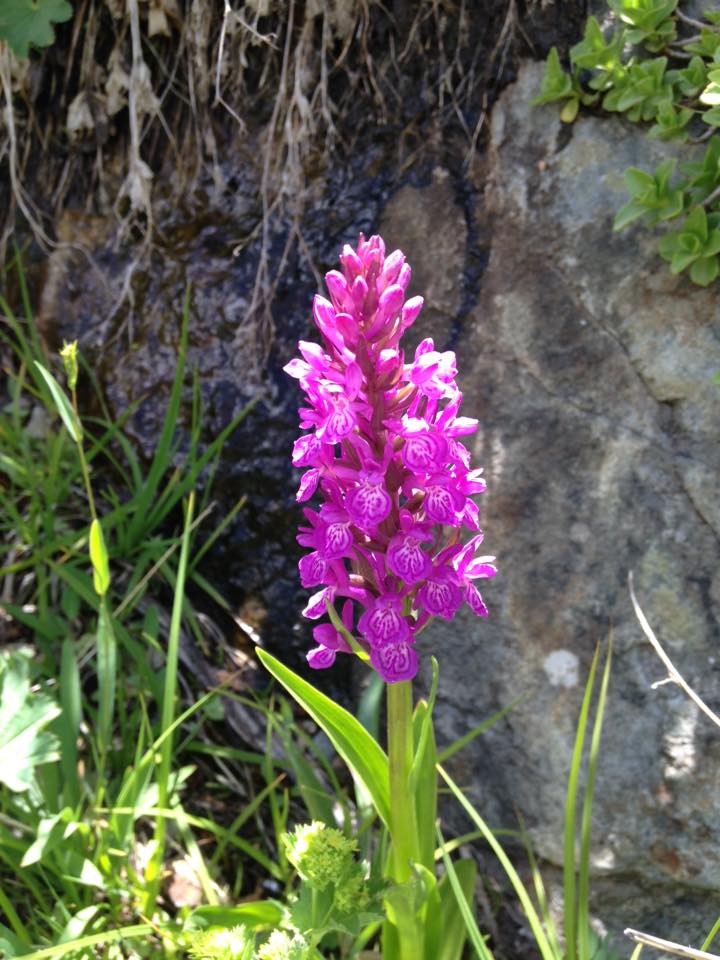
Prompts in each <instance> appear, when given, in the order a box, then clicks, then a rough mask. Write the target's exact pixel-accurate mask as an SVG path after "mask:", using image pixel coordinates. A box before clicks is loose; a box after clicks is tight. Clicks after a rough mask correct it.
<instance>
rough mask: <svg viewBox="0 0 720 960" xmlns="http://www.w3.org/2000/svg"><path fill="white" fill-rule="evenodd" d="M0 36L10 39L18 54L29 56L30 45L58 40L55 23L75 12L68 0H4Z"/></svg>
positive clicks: (38, 45)
mask: <svg viewBox="0 0 720 960" xmlns="http://www.w3.org/2000/svg"><path fill="white" fill-rule="evenodd" d="M2 7H3V9H2V11H0V40H7V42H8V44H9V45H10V48H11V49H12V51H13V53H14V54H15V56H16V57H27V55H28V53H29V48H30V46H35V47H48V46H50V44H51V43H53V42H54V41H55V31H54V30H53V23H64V22H65V21H66V20H69V19H70V17H71V16H72V15H73V9H72V7H71V6H70V4H69V3H67V0H3V5H2Z"/></svg>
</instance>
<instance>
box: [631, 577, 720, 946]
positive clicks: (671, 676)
mask: <svg viewBox="0 0 720 960" xmlns="http://www.w3.org/2000/svg"><path fill="white" fill-rule="evenodd" d="M628 586H629V588H630V599H631V600H632V605H633V607H634V609H635V616H636V617H637V618H638V621H639V623H640V626H641V627H642V630H643V633H644V634H645V636H646V637H647V638H648V640H649V641H650V643H651V644H652V646H653V649H654V650H655V653H656V654H657V655H658V656H659V657H660V659H661V660H662V662H663V663H664V664H665V667H666V669H667V672H668V675H667V677H665V679H664V680H658V681H657V682H656V683H653V685H652V689H653V690H654V689H655V688H656V687H659V686H660V685H662V684H664V683H676V684H677V685H678V686H679V687H680V688H681V689H682V690H684V691H685V693H686V694H687V695H688V697H690V699H691V700H692V702H693V703H694V704H696V706H698V707H699V708H700V709H701V710H702V712H703V713H704V714H705V715H706V716H707V717H709V718H710V719H711V720H712V722H713V723H714V724H716V726H718V727H720V717H718V715H717V714H716V713H713V711H712V710H711V709H710V707H708V705H707V704H706V703H705V702H704V701H703V700H701V699H700V697H699V696H698V695H697V694H696V693H695V691H694V690H693V688H692V687H691V686H690V685H689V684H688V683H686V682H685V680H683V678H682V677H681V676H680V674H679V673H678V671H677V670H676V668H675V666H674V664H673V662H672V660H671V659H670V657H669V656H668V655H667V654H666V653H665V651H664V650H663V648H662V646H661V645H660V641H659V640H658V638H657V637H656V636H655V634H654V633H653V632H652V628H651V627H650V624H649V623H648V622H647V619H646V617H645V614H644V613H643V612H642V610H641V609H640V604H639V603H638V601H637V597H636V596H635V587H634V584H633V574H632V570H631V571H630V573H629V574H628ZM626 932H627V931H626ZM682 956H688V957H690V956H695V957H710V956H711V954H709V953H697V952H695V953H693V954H690V953H687V954H682ZM713 960H720V957H714V958H713Z"/></svg>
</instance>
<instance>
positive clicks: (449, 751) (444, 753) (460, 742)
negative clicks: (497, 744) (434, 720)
mask: <svg viewBox="0 0 720 960" xmlns="http://www.w3.org/2000/svg"><path fill="white" fill-rule="evenodd" d="M523 700H527V694H523V695H522V696H521V697H516V698H515V700H513V701H512V702H511V703H509V704H508V705H507V706H506V707H503V708H502V710H498V711H497V713H494V714H493V715H492V716H491V717H488V718H487V720H483V722H482V723H479V724H478V725H477V726H476V727H473V728H472V730H469V731H468V732H467V733H466V734H465V735H464V736H462V737H460V738H459V739H457V740H456V741H455V742H454V743H451V744H450V746H449V747H445V749H444V750H441V751H440V753H439V754H438V763H445V762H446V761H447V760H449V759H450V757H452V756H454V755H455V754H456V753H457V752H458V750H462V748H463V747H466V746H467V745H468V744H469V743H472V741H473V740H474V739H475V737H479V736H480V735H481V734H483V733H485V731H486V730H489V729H490V727H492V726H493V725H494V724H496V723H497V722H498V720H502V718H503V717H504V716H505V714H506V713H510V711H511V710H514V709H515V707H517V705H518V704H519V703H522V702H523Z"/></svg>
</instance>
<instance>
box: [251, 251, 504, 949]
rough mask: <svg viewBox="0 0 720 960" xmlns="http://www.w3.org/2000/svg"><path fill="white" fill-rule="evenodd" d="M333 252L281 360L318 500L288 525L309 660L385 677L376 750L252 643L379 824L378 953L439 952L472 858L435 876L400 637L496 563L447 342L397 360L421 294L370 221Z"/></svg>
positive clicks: (432, 800)
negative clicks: (412, 293)
mask: <svg viewBox="0 0 720 960" xmlns="http://www.w3.org/2000/svg"><path fill="white" fill-rule="evenodd" d="M340 263H341V269H340V270H331V271H330V272H329V273H328V274H327V275H326V277H325V280H326V284H327V289H328V291H329V295H330V299H326V298H325V297H322V296H316V297H315V299H314V302H313V318H314V321H315V324H316V325H317V328H318V330H319V332H320V336H321V341H322V342H321V343H315V342H310V341H301V342H300V344H299V348H300V353H301V355H302V356H301V358H296V359H294V360H292V361H291V362H290V363H288V364H287V366H286V367H285V370H286V371H287V373H289V374H290V375H291V376H292V377H295V378H296V379H298V380H299V382H300V386H301V387H302V389H303V390H304V392H305V398H306V405H305V406H303V407H301V409H300V426H301V428H302V429H303V430H304V431H306V432H304V433H303V435H302V436H301V437H300V438H299V439H298V440H297V441H296V442H295V445H294V450H293V456H292V460H293V464H294V465H295V466H296V467H299V468H302V469H303V470H304V472H303V475H302V479H301V482H300V487H299V490H298V492H297V499H298V501H300V502H302V503H305V502H306V501H308V500H310V498H311V497H313V496H314V495H316V494H317V495H319V499H320V501H321V503H320V505H319V509H314V508H312V507H309V506H308V507H305V508H304V515H305V518H306V523H305V525H303V526H302V527H301V528H300V534H299V537H298V540H299V542H300V543H301V544H302V545H303V546H305V547H307V548H308V551H309V552H308V553H307V554H306V555H305V556H304V557H303V558H302V560H301V561H300V577H301V581H302V583H303V586H305V587H307V588H319V589H318V590H317V592H316V593H314V595H313V596H312V597H311V598H310V600H309V602H308V604H307V606H306V608H305V610H304V611H303V613H304V615H305V616H306V617H308V618H310V619H311V620H317V621H322V622H319V623H318V624H317V625H316V626H315V628H314V630H313V636H314V639H315V644H316V645H315V647H314V648H313V649H312V650H310V652H309V653H308V661H309V663H310V665H311V666H312V667H314V668H316V669H322V668H326V667H330V666H331V665H332V664H333V663H334V662H335V659H336V657H337V655H338V654H339V653H340V654H343V653H344V654H355V655H357V656H359V657H360V658H361V659H362V660H363V661H365V662H366V663H368V664H369V665H370V666H371V667H372V668H373V669H374V670H375V671H376V672H377V673H378V674H379V675H380V677H382V679H383V680H384V681H386V683H387V696H388V711H387V724H388V755H387V756H386V755H385V753H384V751H382V749H381V748H380V747H379V746H378V745H377V744H376V743H375V742H374V741H373V740H372V738H370V737H369V735H368V734H367V733H366V732H365V731H364V730H363V729H362V727H361V726H360V724H358V723H357V721H355V720H354V718H352V717H350V716H349V715H347V714H346V713H345V712H344V711H342V710H341V708H339V707H338V706H337V705H334V704H332V702H331V701H329V700H327V698H324V697H323V695H322V694H319V693H318V692H317V691H315V690H314V688H313V687H312V686H311V685H309V684H307V683H305V681H302V680H301V679H300V678H298V677H296V676H295V675H294V674H292V673H291V672H290V671H289V670H287V668H285V667H283V666H282V665H281V664H278V662H277V661H275V660H273V658H271V657H270V656H269V655H268V654H266V653H265V652H261V657H262V660H263V662H264V663H266V665H267V666H268V668H269V669H270V670H271V672H272V673H273V674H274V675H275V676H276V677H277V678H278V679H280V680H281V681H282V682H283V683H284V684H285V686H286V687H287V688H288V689H289V690H290V692H291V693H292V694H293V696H295V697H296V699H298V700H299V701H300V702H301V703H302V704H303V705H304V706H305V707H306V708H307V709H308V710H309V711H310V713H311V715H312V716H313V717H314V718H315V719H316V720H317V721H318V722H319V723H320V724H321V725H322V726H323V727H324V729H325V730H326V732H327V733H328V735H329V736H330V738H331V740H332V741H333V743H334V744H335V745H336V747H337V748H338V750H339V751H340V753H341V754H342V755H343V757H344V758H345V759H346V761H347V762H348V764H349V765H350V767H351V769H352V770H353V773H354V774H355V776H356V779H358V780H360V781H361V782H362V783H363V784H364V786H365V788H366V790H367V791H368V792H369V794H370V796H371V798H372V800H373V803H374V805H375V809H376V812H377V813H378V815H379V817H380V819H381V820H382V821H383V822H384V823H385V825H386V826H387V827H388V829H389V832H390V837H391V859H390V861H389V864H388V868H387V875H388V877H389V879H390V881H391V884H392V885H391V888H390V892H389V893H388V895H387V896H386V900H385V904H386V910H387V916H388V922H387V923H386V924H385V928H384V931H383V956H384V957H385V960H422V958H427V960H431V958H432V960H436V958H437V957H440V956H442V957H443V958H444V957H448V958H452V960H455V958H459V956H460V951H461V949H462V938H460V939H459V940H458V938H457V936H456V935H452V936H450V935H449V934H448V933H447V931H446V930H445V929H444V928H443V924H444V923H445V920H446V918H448V917H449V916H450V914H451V913H452V912H453V909H454V907H452V906H451V905H450V903H451V901H452V897H453V895H454V896H458V890H459V891H460V894H459V895H460V896H461V897H462V896H464V897H465V898H466V899H469V900H472V894H471V888H472V886H473V884H474V866H473V865H472V864H469V863H465V864H463V867H464V868H467V869H463V870H461V871H460V872H459V873H461V874H462V877H461V879H458V877H459V874H455V875H454V876H453V889H452V890H449V889H448V885H447V884H445V887H444V888H443V887H442V884H436V878H435V870H434V851H435V844H436V832H435V831H436V827H435V811H436V799H437V797H436V794H437V781H436V772H435V762H436V756H435V745H434V744H435V741H434V736H433V734H432V724H431V706H430V707H429V708H428V707H427V706H426V705H425V704H423V703H419V704H418V707H417V708H416V709H415V712H414V713H413V698H412V688H411V681H412V678H413V677H414V676H415V674H416V673H417V669H418V656H417V650H416V639H417V636H418V634H419V633H420V631H421V630H423V629H424V628H425V627H426V626H427V624H428V623H429V622H430V620H431V619H432V618H434V617H441V618H443V619H445V620H452V619H453V617H454V616H455V614H456V613H457V612H458V610H459V609H460V608H461V607H462V606H463V604H467V606H468V607H469V608H470V610H471V611H472V612H473V613H474V614H476V615H477V616H480V617H486V616H487V613H488V611H487V608H486V606H485V603H484V601H483V599H482V597H481V595H480V593H479V591H478V589H477V586H476V582H477V581H478V580H482V579H486V578H489V577H493V576H494V575H495V573H496V569H495V567H494V565H493V560H494V557H490V556H482V555H479V549H480V546H481V544H482V541H483V534H482V531H481V530H480V525H479V515H478V508H477V505H476V503H475V502H474V500H473V496H474V495H475V494H479V493H482V491H483V490H484V489H485V483H484V480H483V479H482V475H481V470H479V469H476V468H473V466H472V465H471V456H470V452H469V450H468V449H467V447H466V446H465V445H464V444H463V439H464V438H465V437H467V436H468V435H470V434H472V433H473V432H474V431H475V430H476V429H477V421H476V420H472V419H470V418H468V417H464V416H461V415H460V404H461V399H462V397H461V394H460V391H459V389H458V386H457V384H456V382H455V377H456V374H457V367H456V362H455V354H454V353H452V352H450V351H445V352H440V351H437V350H436V349H435V345H434V343H433V341H432V339H429V338H428V339H425V340H423V341H422V342H421V343H420V345H419V346H418V347H417V349H416V350H415V353H414V357H413V358H412V359H411V360H408V361H407V362H406V358H405V355H404V352H403V350H402V348H401V346H400V341H401V338H402V336H403V334H404V333H405V331H406V330H407V329H408V328H409V327H410V326H411V325H412V324H413V322H414V321H415V319H416V317H417V316H418V314H419V312H420V310H421V308H422V305H423V299H422V297H412V298H410V299H406V297H405V295H406V290H407V288H408V284H409V282H410V267H409V266H408V264H407V263H406V262H405V257H404V255H403V254H402V253H401V252H400V251H399V250H396V251H394V252H393V253H390V254H389V255H388V256H386V255H385V245H384V243H383V240H382V239H381V238H380V237H379V236H373V237H370V238H369V239H368V240H366V239H365V238H364V237H363V236H362V235H361V236H360V239H359V243H358V246H357V249H352V248H351V247H350V246H345V247H344V249H343V251H342V253H341V255H340ZM463 531H466V533H465V536H464V537H463ZM325 617H327V618H328V619H324V618H325ZM460 888H462V889H460ZM433 891H434V892H433ZM448 897H449V898H450V899H448ZM454 915H455V917H456V920H457V910H455V914H454ZM458 922H460V926H461V928H462V922H461V921H458ZM448 923H449V920H448ZM441 943H445V945H446V946H445V947H444V952H442V951H441V948H440V944H441Z"/></svg>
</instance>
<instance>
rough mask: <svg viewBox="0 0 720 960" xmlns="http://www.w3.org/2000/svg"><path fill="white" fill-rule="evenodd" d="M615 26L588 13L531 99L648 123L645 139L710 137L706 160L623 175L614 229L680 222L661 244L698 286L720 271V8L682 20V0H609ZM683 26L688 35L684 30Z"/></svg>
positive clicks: (554, 54) (564, 112) (551, 60)
mask: <svg viewBox="0 0 720 960" xmlns="http://www.w3.org/2000/svg"><path fill="white" fill-rule="evenodd" d="M608 2H609V7H610V10H611V12H612V14H613V26H612V28H611V29H610V30H606V31H603V29H602V28H601V26H600V24H599V23H598V21H597V19H596V18H595V17H589V18H588V21H587V23H586V26H585V32H584V36H583V38H582V40H580V41H579V42H578V43H577V44H575V46H573V47H572V48H571V49H570V71H569V73H568V72H566V71H565V70H564V69H563V67H562V65H561V62H560V56H559V54H558V51H557V49H556V48H554V47H553V49H552V50H551V51H550V54H549V56H548V59H547V64H546V69H545V75H544V77H543V81H542V85H541V89H540V93H539V94H538V96H537V97H535V98H534V100H533V101H532V103H533V104H542V103H559V104H560V105H561V112H560V117H561V119H562V120H563V121H564V122H566V123H572V121H573V120H575V118H576V116H577V115H578V111H579V109H580V106H586V107H590V106H593V105H597V106H599V107H601V108H602V109H603V110H605V111H607V112H610V113H621V114H624V115H625V116H626V117H627V118H628V119H629V120H631V121H633V122H635V123H646V124H650V127H649V129H648V136H649V137H652V138H653V139H658V140H665V141H676V142H679V143H699V142H703V141H708V145H707V149H706V151H705V156H704V157H703V159H702V160H701V161H699V162H697V161H693V162H688V163H682V164H680V165H679V170H678V165H677V163H676V161H674V160H664V161H662V162H661V163H660V164H659V165H658V166H657V168H656V169H655V170H654V171H644V170H639V169H637V168H635V167H631V168H629V169H628V170H627V171H626V172H625V185H626V187H627V190H628V193H629V194H630V200H629V201H628V202H627V203H626V204H625V205H624V206H623V207H622V208H621V209H620V210H619V211H618V213H617V215H616V217H615V221H614V224H613V229H615V230H622V229H624V228H625V227H627V226H628V225H629V224H631V223H633V222H634V221H636V220H641V221H643V222H644V223H645V224H646V225H648V226H656V225H657V224H659V223H662V222H666V221H667V222H671V221H677V222H678V225H679V229H676V230H672V231H669V232H668V233H666V234H665V236H663V237H662V238H661V240H660V241H659V244H658V251H659V253H660V255H661V256H662V257H663V258H664V259H665V260H667V261H668V262H669V263H670V269H671V270H672V272H673V273H681V272H683V271H685V270H689V274H690V279H691V280H692V282H693V283H696V284H699V285H700V286H703V287H705V286H707V285H708V284H710V283H712V282H713V280H715V279H716V278H717V277H718V274H720V256H719V254H720V246H719V245H718V231H717V226H718V216H719V215H720V135H717V134H715V133H714V131H715V128H716V127H720V14H719V13H717V12H714V11H706V12H705V13H704V14H703V20H702V21H699V20H695V19H693V18H691V17H687V16H685V15H684V14H683V13H682V12H681V11H680V10H679V9H678V0H608ZM680 31H682V33H683V35H682V36H680Z"/></svg>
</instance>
